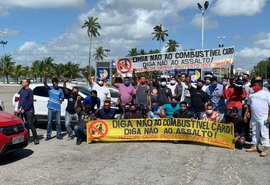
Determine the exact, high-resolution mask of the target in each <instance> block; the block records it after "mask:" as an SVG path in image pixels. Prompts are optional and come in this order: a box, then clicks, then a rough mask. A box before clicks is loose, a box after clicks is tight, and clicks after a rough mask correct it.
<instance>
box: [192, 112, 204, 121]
mask: <svg viewBox="0 0 270 185" xmlns="http://www.w3.org/2000/svg"><path fill="white" fill-rule="evenodd" d="M204 113H205V112H195V113H194V118H195V119H199V120H200V119H202V117H203V115H204Z"/></svg>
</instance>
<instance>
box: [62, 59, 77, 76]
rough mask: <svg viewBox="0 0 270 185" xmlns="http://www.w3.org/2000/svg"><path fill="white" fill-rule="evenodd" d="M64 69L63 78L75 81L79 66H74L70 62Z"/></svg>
mask: <svg viewBox="0 0 270 185" xmlns="http://www.w3.org/2000/svg"><path fill="white" fill-rule="evenodd" d="M64 68H65V72H64V76H65V77H68V78H71V79H75V78H77V77H80V72H81V70H80V65H79V64H75V63H72V62H70V61H69V62H68V63H67V64H65V65H64Z"/></svg>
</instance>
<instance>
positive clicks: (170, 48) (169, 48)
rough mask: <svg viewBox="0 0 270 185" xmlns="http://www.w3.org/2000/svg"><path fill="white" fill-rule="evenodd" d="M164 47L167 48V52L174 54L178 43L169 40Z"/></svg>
mask: <svg viewBox="0 0 270 185" xmlns="http://www.w3.org/2000/svg"><path fill="white" fill-rule="evenodd" d="M165 47H166V48H167V52H175V51H176V48H178V47H179V43H178V42H176V41H175V40H171V39H169V41H168V42H167V44H166V46H165Z"/></svg>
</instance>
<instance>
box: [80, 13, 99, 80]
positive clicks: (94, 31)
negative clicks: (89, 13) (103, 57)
mask: <svg viewBox="0 0 270 185" xmlns="http://www.w3.org/2000/svg"><path fill="white" fill-rule="evenodd" d="M97 20H98V18H94V17H87V20H85V21H84V24H83V26H82V28H87V35H88V37H89V38H90V43H89V66H91V47H92V37H97V36H100V34H99V32H98V30H99V29H101V26H100V24H99V23H98V22H97ZM90 68H91V67H90ZM90 68H89V74H90V76H91V70H90Z"/></svg>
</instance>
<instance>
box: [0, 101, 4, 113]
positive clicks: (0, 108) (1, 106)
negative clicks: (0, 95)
mask: <svg viewBox="0 0 270 185" xmlns="http://www.w3.org/2000/svg"><path fill="white" fill-rule="evenodd" d="M4 110H5V106H4V102H3V101H2V100H0V111H4Z"/></svg>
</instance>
